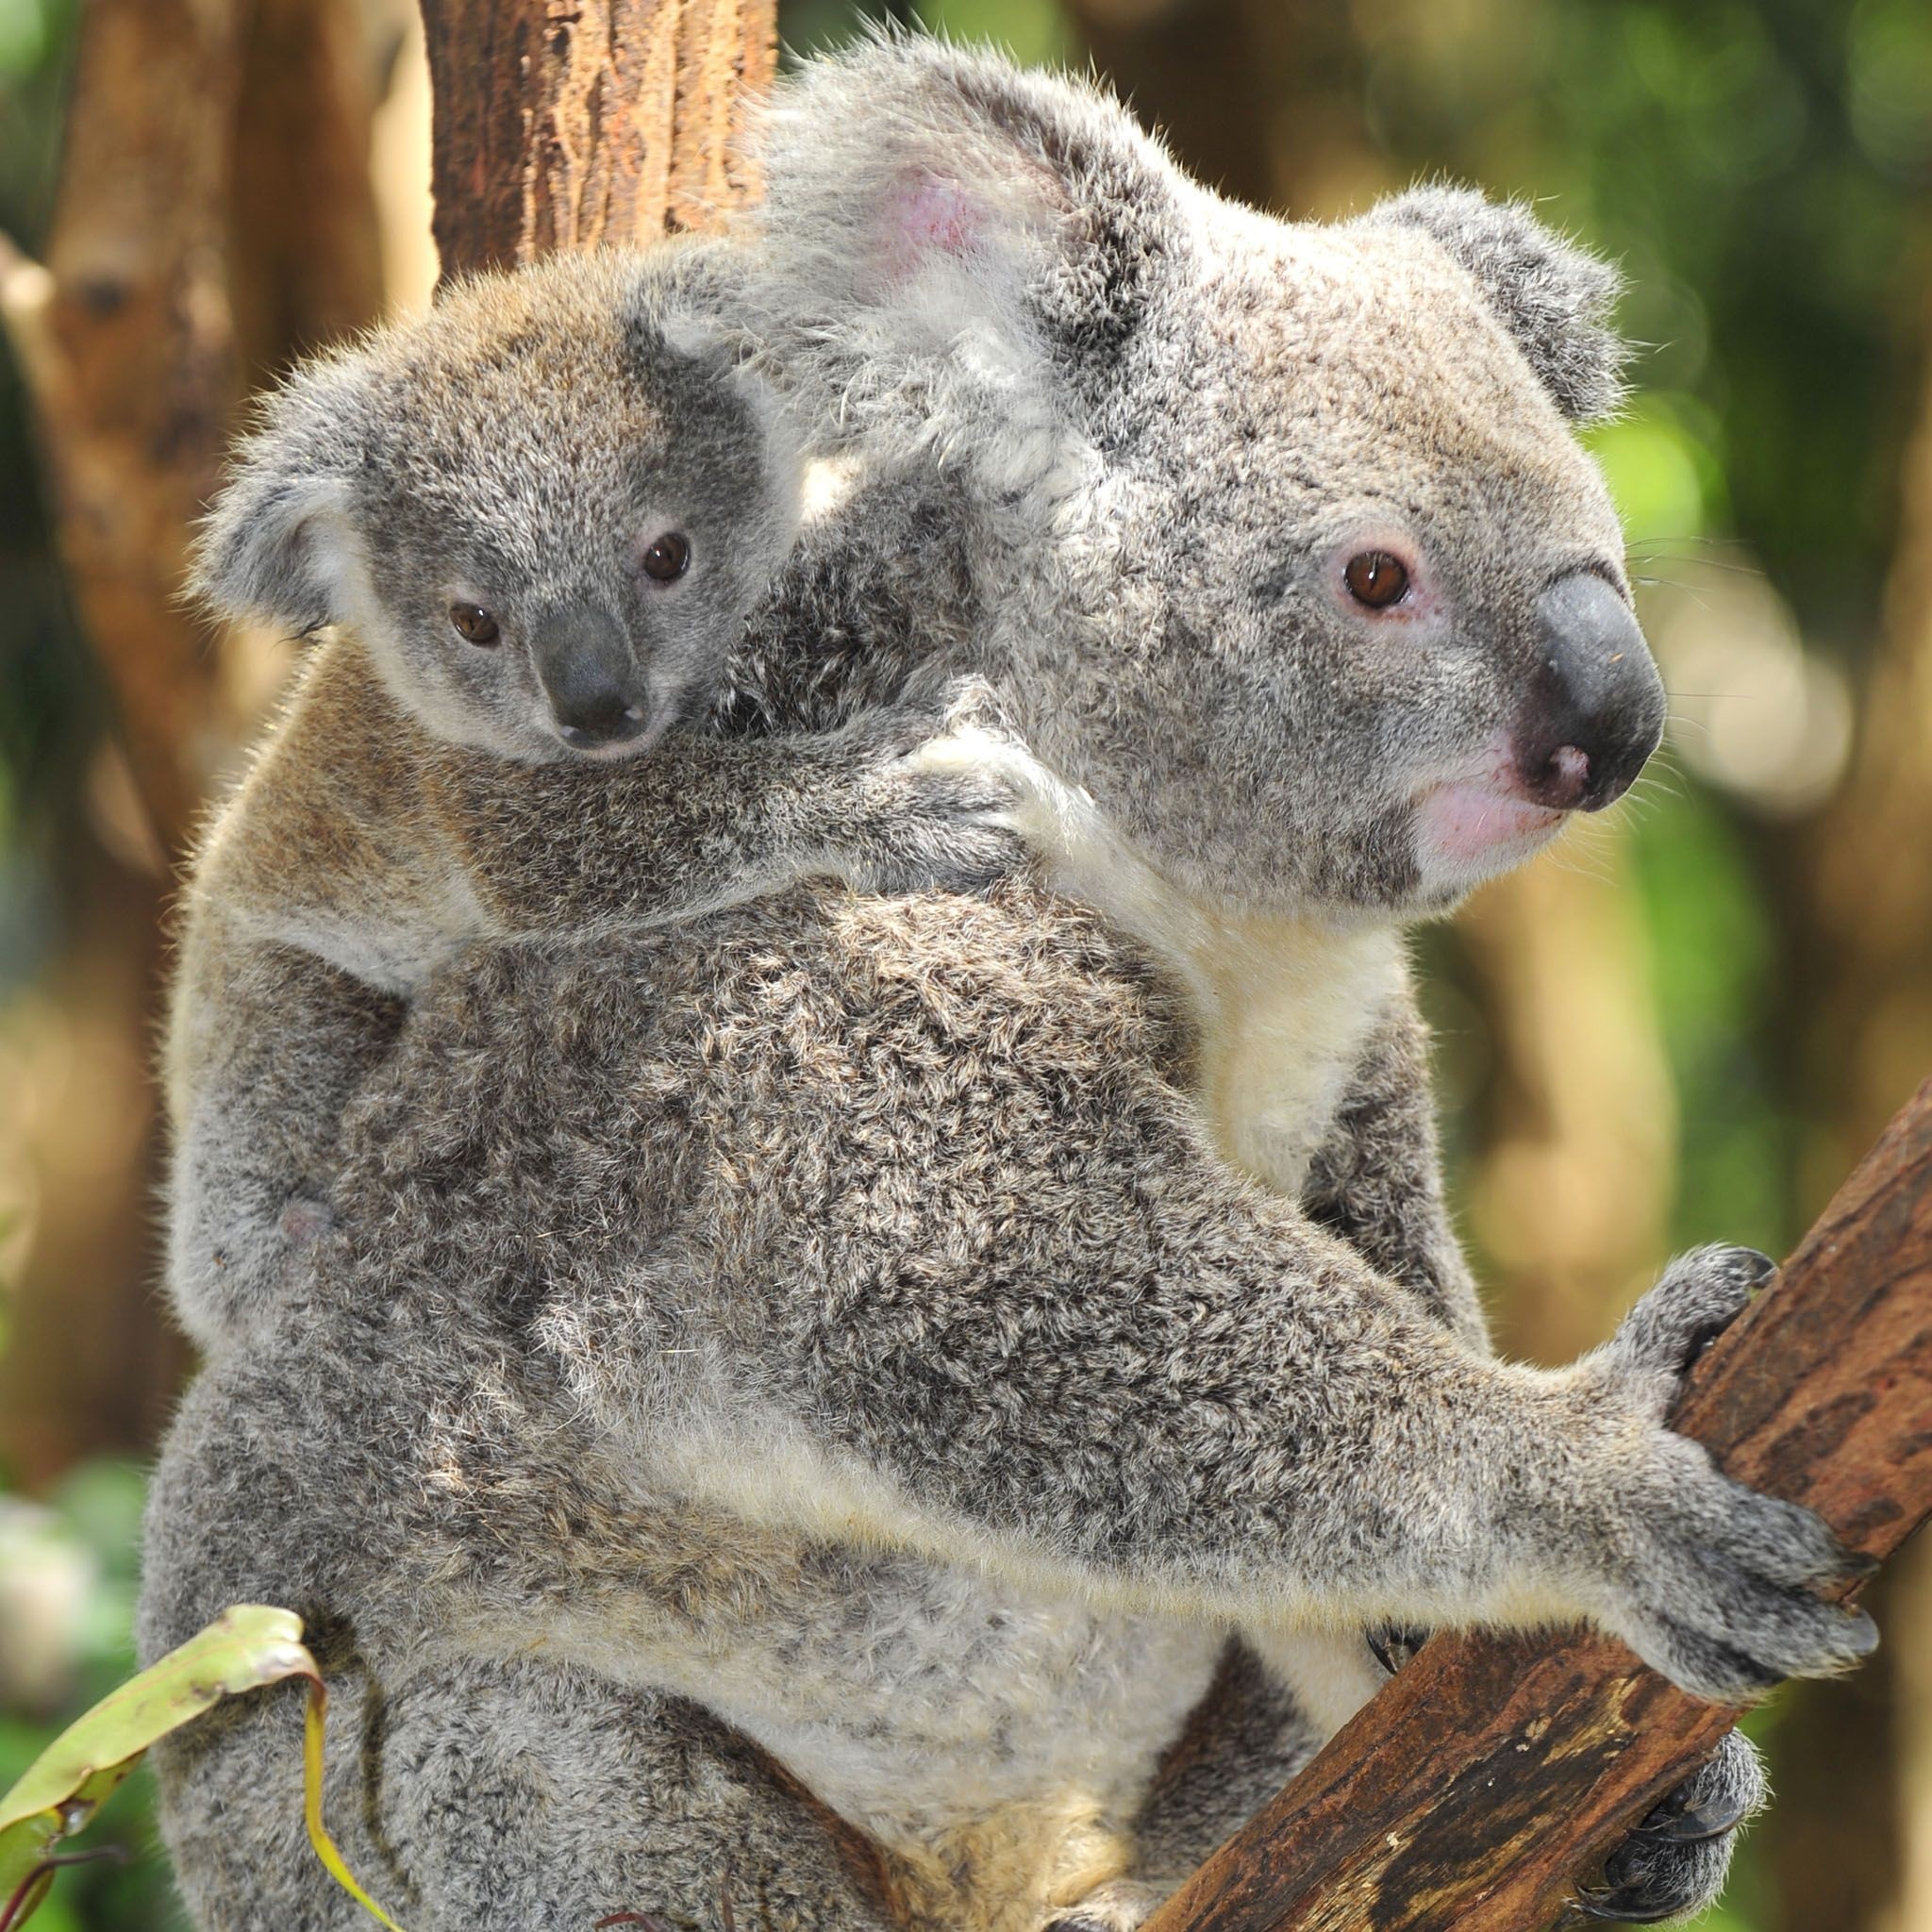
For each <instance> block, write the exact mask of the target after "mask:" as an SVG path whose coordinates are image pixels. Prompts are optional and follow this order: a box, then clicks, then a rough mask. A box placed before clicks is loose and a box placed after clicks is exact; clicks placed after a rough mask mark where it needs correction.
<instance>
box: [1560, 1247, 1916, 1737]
mask: <svg viewBox="0 0 1932 1932" xmlns="http://www.w3.org/2000/svg"><path fill="white" fill-rule="evenodd" d="M1771 1271H1772V1264H1771V1263H1770V1262H1769V1261H1768V1260H1767V1259H1766V1258H1765V1257H1763V1256H1762V1255H1758V1254H1756V1253H1754V1252H1753V1251H1752V1250H1750V1249H1748V1248H1701V1249H1698V1250H1697V1251H1695V1252H1694V1253H1692V1254H1690V1255H1687V1256H1685V1257H1682V1258H1681V1259H1680V1260H1678V1261H1676V1262H1675V1263H1674V1264H1673V1266H1672V1267H1671V1268H1670V1269H1669V1270H1668V1271H1666V1273H1665V1274H1664V1276H1663V1278H1662V1279H1661V1280H1660V1281H1659V1282H1658V1283H1657V1286H1656V1287H1655V1288H1654V1289H1652V1290H1651V1291H1650V1292H1649V1293H1648V1294H1646V1295H1645V1296H1644V1297H1643V1299H1642V1300H1641V1302H1639V1303H1638V1304H1637V1306H1636V1307H1635V1308H1633V1309H1632V1310H1631V1312H1630V1314H1629V1315H1628V1316H1627V1317H1626V1318H1625V1320H1624V1324H1623V1326H1622V1327H1621V1328H1620V1329H1619V1330H1618V1332H1617V1334H1616V1336H1615V1337H1614V1338H1613V1339H1612V1340H1611V1341H1609V1342H1608V1343H1607V1345H1606V1346H1605V1347H1604V1348H1602V1349H1600V1350H1598V1351H1597V1352H1596V1353H1595V1354H1594V1355H1592V1356H1590V1357H1586V1358H1585V1360H1584V1361H1583V1362H1581V1363H1579V1364H1578V1367H1577V1372H1576V1383H1575V1388H1576V1390H1577V1392H1578V1394H1579V1395H1580V1396H1581V1397H1582V1400H1583V1408H1582V1410H1581V1412H1580V1414H1579V1418H1578V1421H1579V1426H1580V1427H1581V1428H1583V1429H1585V1430H1587V1431H1588V1433H1589V1437H1590V1439H1591V1440H1590V1442H1589V1443H1588V1444H1586V1445H1583V1446H1582V1447H1581V1449H1580V1457H1581V1462H1582V1468H1581V1474H1582V1477H1583V1483H1584V1491H1583V1493H1582V1495H1581V1496H1580V1497H1577V1496H1572V1497H1571V1498H1570V1499H1569V1501H1568V1505H1567V1506H1566V1507H1562V1508H1560V1509H1559V1511H1558V1514H1557V1517H1556V1518H1555V1519H1554V1520H1552V1521H1551V1522H1549V1523H1548V1524H1547V1525H1546V1527H1547V1530H1548V1533H1549V1535H1550V1537H1551V1539H1552V1541H1553V1542H1554V1543H1555V1545H1556V1546H1557V1548H1558V1550H1559V1551H1560V1556H1559V1560H1561V1561H1564V1562H1565V1563H1566V1565H1567V1566H1571V1567H1572V1574H1573V1575H1575V1576H1578V1577H1579V1578H1580V1579H1581V1586H1582V1587H1581V1595H1582V1598H1583V1602H1584V1606H1585V1607H1586V1608H1587V1609H1588V1610H1589V1612H1590V1614H1591V1616H1592V1617H1593V1618H1594V1620H1595V1621H1596V1622H1597V1623H1598V1624H1601V1625H1602V1626H1603V1627H1604V1628H1605V1629H1607V1630H1609V1631H1611V1632H1612V1633H1614V1634H1615V1635H1616V1636H1618V1637H1620V1638H1622V1639H1623V1640H1624V1642H1626V1643H1628V1644H1629V1645H1630V1647H1631V1648H1632V1649H1633V1650H1635V1651H1636V1652H1637V1654H1638V1655H1639V1656H1640V1657H1642V1658H1643V1660H1644V1661H1645V1662H1646V1663H1648V1664H1650V1665H1652V1666H1653V1667H1654V1668H1655V1669H1657V1670H1659V1671H1661V1672H1662V1673H1663V1674H1665V1675H1666V1676H1667V1677H1669V1678H1670V1679H1671V1680H1672V1681H1673V1682H1674V1683H1675V1684H1677V1685H1679V1686H1681V1687H1682V1688H1683V1689H1684V1690H1686V1691H1691V1693H1692V1694H1693V1695H1695V1696H1698V1697H1705V1698H1708V1699H1710V1700H1711V1701H1712V1702H1713V1703H1719V1704H1736V1703H1741V1702H1743V1701H1744V1700H1745V1699H1747V1698H1751V1697H1755V1696H1757V1695H1758V1694H1759V1693H1760V1692H1762V1691H1767V1690H1769V1689H1770V1688H1771V1686H1772V1685H1774V1684H1775V1683H1777V1682H1778V1681H1779V1680H1780V1679H1782V1678H1785V1677H1793V1676H1807V1677H1813V1676H1826V1675H1829V1674H1832V1673H1833V1672H1836V1671H1840V1670H1843V1669H1846V1668H1847V1667H1849V1666H1850V1665H1852V1664H1855V1663H1857V1662H1858V1661H1859V1659H1860V1658H1862V1657H1866V1656H1868V1655H1869V1654H1870V1653H1871V1651H1872V1649H1873V1647H1874V1645H1875V1644H1876V1642H1877V1641H1878V1633H1877V1631H1876V1629H1875V1628H1874V1625H1873V1623H1872V1620H1871V1618H1869V1617H1868V1616H1866V1615H1865V1614H1864V1612H1863V1611H1861V1610H1851V1609H1847V1608H1845V1607H1843V1606H1842V1605H1840V1604H1838V1603H1834V1602H1831V1601H1829V1600H1828V1596H1829V1593H1832V1592H1836V1591H1842V1590H1843V1589H1844V1587H1845V1586H1847V1585H1849V1584H1850V1583H1851V1582H1853V1581H1854V1580H1855V1579H1857V1578H1858V1577H1860V1576H1863V1575H1867V1574H1870V1571H1871V1568H1872V1565H1871V1564H1870V1562H1869V1560H1868V1559H1867V1558H1865V1557H1859V1556H1857V1554H1855V1553H1854V1552H1852V1551H1850V1550H1847V1549H1845V1548H1844V1547H1843V1545H1842V1544H1840V1542H1839V1541H1838V1539H1837V1538H1836V1537H1835V1536H1834V1535H1833V1534H1832V1532H1831V1530H1830V1529H1829V1528H1828V1527H1827V1526H1826V1524H1824V1521H1823V1519H1821V1518H1820V1517H1818V1516H1816V1515H1814V1514H1813V1513H1812V1512H1811V1511H1810V1510H1809V1509H1806V1508H1802V1507H1799V1506H1798V1505H1797V1504H1795V1503H1784V1502H1779V1501H1778V1500H1776V1499H1775V1498H1774V1497H1771V1496H1765V1495H1761V1494H1759V1493H1758V1492H1757V1491H1756V1490H1752V1489H1748V1488H1746V1487H1745V1485H1743V1484H1742V1483H1738V1482H1733V1481H1732V1480H1731V1479H1730V1478H1729V1477H1728V1476H1725V1475H1724V1474H1721V1473H1720V1472H1719V1471H1718V1470H1717V1469H1716V1468H1715V1467H1714V1466H1713V1465H1712V1463H1711V1460H1710V1457H1709V1456H1708V1454H1707V1452H1706V1451H1705V1449H1704V1448H1703V1447H1702V1446H1701V1445H1700V1444H1698V1443H1696V1442H1693V1441H1689V1440H1688V1439H1687V1438H1685V1437H1682V1436H1675V1435H1673V1434H1671V1433H1670V1431H1669V1430H1668V1429H1666V1428H1665V1427H1664V1425H1663V1424H1664V1419H1665V1417H1666V1416H1667V1415H1668V1414H1669V1412H1670V1408H1671V1405H1672V1403H1673V1402H1674V1399H1675V1397H1676V1394H1677V1391H1678V1389H1679V1387H1680V1386H1681V1383H1682V1380H1683V1375H1684V1371H1685V1370H1686V1369H1687V1368H1688V1367H1689V1366H1690V1365H1691V1362H1692V1361H1693V1360H1695V1358H1696V1357H1697V1356H1698V1355H1699V1354H1701V1353H1702V1351H1703V1350H1704V1348H1705V1347H1706V1346H1707V1344H1708V1343H1709V1341H1711V1340H1712V1338H1713V1337H1714V1336H1716V1335H1717V1334H1718V1333H1720V1332H1721V1331H1722V1330H1723V1329H1724V1327H1725V1326H1727V1325H1728V1324H1729V1323H1730V1322H1731V1321H1732V1320H1733V1319H1735V1317H1736V1316H1737V1315H1738V1314H1739V1312H1740V1310H1741V1309H1742V1308H1743V1307H1744V1306H1745V1305H1746V1304H1747V1302H1748V1301H1749V1300H1750V1297H1751V1294H1752V1292H1753V1291H1754V1290H1755V1289H1756V1288H1757V1286H1758V1285H1759V1284H1760V1283H1761V1282H1762V1281H1764V1280H1765V1279H1766V1278H1767V1277H1768V1276H1769V1274H1771ZM1579 1504H1580V1507H1575V1506H1577V1505H1579Z"/></svg>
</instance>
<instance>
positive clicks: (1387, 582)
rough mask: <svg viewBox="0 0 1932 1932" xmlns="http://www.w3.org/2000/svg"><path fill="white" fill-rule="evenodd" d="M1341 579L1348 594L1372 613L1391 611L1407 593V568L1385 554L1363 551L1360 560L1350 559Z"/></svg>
mask: <svg viewBox="0 0 1932 1932" xmlns="http://www.w3.org/2000/svg"><path fill="white" fill-rule="evenodd" d="M1341 575H1342V580H1343V581H1344V582H1345V583H1346V584H1347V585H1348V594H1349V595H1350V596H1351V597H1353V598H1354V599H1355V601H1356V602H1357V604H1366V605H1367V606H1368V607H1369V608H1370V609H1371V610H1386V609H1388V608H1389V607H1390V605H1391V604H1395V603H1399V602H1400V601H1401V599H1402V597H1403V594H1404V593H1405V592H1406V591H1407V589H1408V568H1407V565H1406V564H1404V563H1403V561H1402V560H1401V558H1395V557H1391V556H1390V555H1389V553H1388V552H1387V551H1386V550H1364V551H1363V552H1362V554H1361V555H1360V556H1359V557H1351V558H1349V559H1348V568H1347V569H1346V570H1344V571H1343V572H1342V573H1341Z"/></svg>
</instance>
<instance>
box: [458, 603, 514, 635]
mask: <svg viewBox="0 0 1932 1932" xmlns="http://www.w3.org/2000/svg"><path fill="white" fill-rule="evenodd" d="M449 621H450V622H451V623H452V624H453V625H456V628H457V635H458V637H459V638H462V639H464V640H465V641H468V642H470V643H473V644H493V643H494V642H495V641H497V639H498V638H500V637H501V636H502V635H503V633H502V631H500V630H499V629H498V628H497V625H496V620H495V618H493V617H491V614H490V613H489V611H487V610H486V609H484V608H483V607H482V605H480V604H452V605H451V606H450V607H449Z"/></svg>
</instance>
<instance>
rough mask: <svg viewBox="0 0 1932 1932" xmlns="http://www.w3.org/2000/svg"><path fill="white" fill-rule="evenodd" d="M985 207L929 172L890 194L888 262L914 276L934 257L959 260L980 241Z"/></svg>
mask: <svg viewBox="0 0 1932 1932" xmlns="http://www.w3.org/2000/svg"><path fill="white" fill-rule="evenodd" d="M980 219H981V211H980V210H979V209H978V208H975V207H974V204H973V202H972V201H971V199H970V198H969V197H968V196H967V195H966V194H965V193H964V192H961V191H960V190H959V189H958V188H957V187H956V186H954V185H953V184H952V183H951V182H948V181H936V180H934V179H933V178H932V176H931V175H920V176H919V177H918V179H916V180H914V181H909V182H908V183H906V184H905V185H904V186H903V187H901V188H900V189H899V190H898V191H897V192H895V193H894V194H893V196H892V200H891V208H890V209H889V217H888V222H887V230H886V235H887V239H886V265H887V268H888V270H889V271H890V273H891V274H892V275H916V274H917V273H918V272H919V271H920V269H921V268H923V267H924V265H925V264H926V262H927V261H929V260H930V259H931V258H933V257H934V256H935V255H940V256H949V257H951V258H954V259H955V260H958V259H959V258H963V257H965V256H967V255H970V254H971V253H972V252H973V250H974V245H975V244H976V243H977V242H978V240H979V229H980Z"/></svg>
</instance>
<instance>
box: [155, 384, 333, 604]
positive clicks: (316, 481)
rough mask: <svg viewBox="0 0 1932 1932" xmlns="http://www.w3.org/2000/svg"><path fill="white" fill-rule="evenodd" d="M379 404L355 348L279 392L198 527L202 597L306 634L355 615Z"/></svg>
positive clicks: (192, 586)
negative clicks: (358, 485)
mask: <svg viewBox="0 0 1932 1932" xmlns="http://www.w3.org/2000/svg"><path fill="white" fill-rule="evenodd" d="M367 407H368V392H367V380H366V367H365V365H364V363H363V361H362V358H360V357H359V356H358V355H357V354H356V353H354V352H351V353H350V354H346V355H342V356H339V357H336V358H330V359H328V360H325V361H323V362H318V363H313V364H311V365H309V367H308V368H306V369H304V370H302V371H300V372H299V373H298V374H297V375H294V376H293V377H292V378H291V380H290V381H289V382H288V383H287V384H286V385H285V386H284V387H283V388H282V389H281V390H280V391H277V392H276V393H275V395H273V396H271V397H270V398H269V400H268V402H267V403H266V405H265V406H264V408H263V410H262V420H261V424H260V426H259V427H258V428H257V429H256V430H255V431H254V432H253V433H252V434H251V435H249V436H248V437H246V438H245V439H244V440H243V441H242V444H241V445H240V447H239V448H238V449H237V451H236V454H235V458H234V461H233V463H232V465H231V467H230V469H229V473H228V479H227V481H226V483H225V486H224V487H223V489H222V491H221V494H220V495H219V496H217V497H216V499H215V501H214V504H213V507H212V508H210V509H209V511H208V515H207V517H206V518H204V519H203V521H202V525H201V527H200V530H199V531H198V533H197V535H196V538H195V543H194V552H193V556H192V560H191V564H190V571H189V578H188V590H189V591H190V593H191V594H192V596H194V597H196V598H198V599H199V600H200V601H201V602H202V603H204V604H205V605H207V606H208V608H209V609H210V610H211V611H213V612H214V613H215V614H216V615H217V616H220V617H225V618H228V619H230V620H232V621H237V622H240V621H253V622H258V623H266V624H273V625H280V626H283V627H286V628H288V629H290V630H291V631H293V632H296V633H301V632H306V631H310V630H315V629H318V628H320V627H321V626H322V625H325V624H334V623H339V622H341V620H342V619H343V618H344V617H345V616H346V615H347V614H348V613H347V611H346V609H345V608H344V593H345V591H346V589H347V586H348V584H349V582H350V580H351V577H352V575H353V574H354V572H355V569H356V566H357V550H356V539H355V532H354V527H353V509H354V499H353V489H352V483H353V478H354V475H355V472H356V468H357V464H358V459H359V455H360V451H361V448H362V443H363V439H364V434H365V423H366V417H367Z"/></svg>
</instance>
